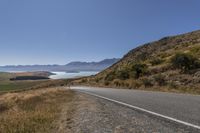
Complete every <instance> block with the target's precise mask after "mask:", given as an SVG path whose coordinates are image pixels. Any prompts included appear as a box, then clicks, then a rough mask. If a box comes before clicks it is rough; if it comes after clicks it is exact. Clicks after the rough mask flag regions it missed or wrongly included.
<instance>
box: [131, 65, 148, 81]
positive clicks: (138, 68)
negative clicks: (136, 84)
mask: <svg viewBox="0 0 200 133" xmlns="http://www.w3.org/2000/svg"><path fill="white" fill-rule="evenodd" d="M131 71H133V72H134V77H135V78H136V79H138V78H139V77H140V76H142V75H144V74H145V73H146V72H147V65H146V64H141V63H137V64H133V65H132V67H131Z"/></svg>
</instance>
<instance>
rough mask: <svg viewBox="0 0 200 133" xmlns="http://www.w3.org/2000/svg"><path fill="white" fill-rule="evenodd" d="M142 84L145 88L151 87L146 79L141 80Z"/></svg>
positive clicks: (149, 81)
mask: <svg viewBox="0 0 200 133" xmlns="http://www.w3.org/2000/svg"><path fill="white" fill-rule="evenodd" d="M142 83H143V84H144V86H145V87H151V86H153V84H152V81H151V80H150V79H148V78H143V79H142Z"/></svg>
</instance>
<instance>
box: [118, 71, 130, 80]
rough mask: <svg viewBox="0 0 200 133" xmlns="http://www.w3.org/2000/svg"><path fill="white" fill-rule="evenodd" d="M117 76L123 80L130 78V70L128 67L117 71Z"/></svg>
mask: <svg viewBox="0 0 200 133" xmlns="http://www.w3.org/2000/svg"><path fill="white" fill-rule="evenodd" d="M116 77H117V78H118V79H121V80H126V79H129V71H128V69H123V70H120V71H117V73H116Z"/></svg>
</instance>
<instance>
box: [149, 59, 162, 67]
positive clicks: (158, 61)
mask: <svg viewBox="0 0 200 133" xmlns="http://www.w3.org/2000/svg"><path fill="white" fill-rule="evenodd" d="M163 61H164V60H162V59H160V58H154V59H153V60H151V61H150V63H151V65H152V66H155V65H159V64H161V63H162V62H163Z"/></svg>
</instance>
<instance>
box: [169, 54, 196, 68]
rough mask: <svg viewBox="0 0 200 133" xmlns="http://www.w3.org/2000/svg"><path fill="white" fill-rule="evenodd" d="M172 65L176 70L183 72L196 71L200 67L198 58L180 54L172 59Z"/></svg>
mask: <svg viewBox="0 0 200 133" xmlns="http://www.w3.org/2000/svg"><path fill="white" fill-rule="evenodd" d="M171 63H172V65H173V66H174V67H175V68H178V69H181V70H182V71H183V72H186V71H188V70H192V69H196V68H198V67H199V66H200V65H199V64H200V63H199V61H198V59H197V58H195V57H194V56H192V55H190V54H187V53H178V54H176V55H175V56H174V57H172V59H171Z"/></svg>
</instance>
